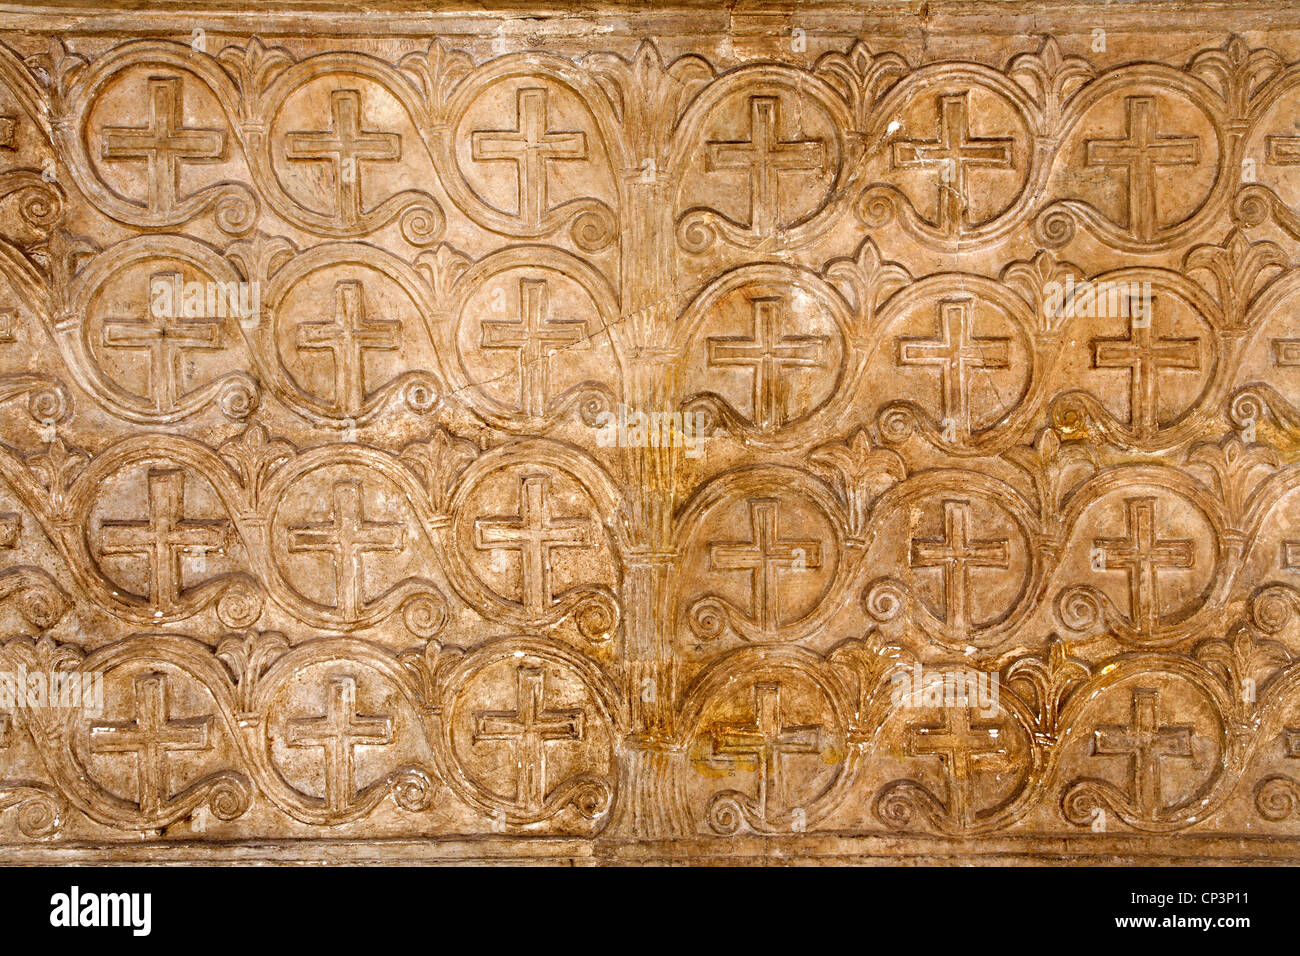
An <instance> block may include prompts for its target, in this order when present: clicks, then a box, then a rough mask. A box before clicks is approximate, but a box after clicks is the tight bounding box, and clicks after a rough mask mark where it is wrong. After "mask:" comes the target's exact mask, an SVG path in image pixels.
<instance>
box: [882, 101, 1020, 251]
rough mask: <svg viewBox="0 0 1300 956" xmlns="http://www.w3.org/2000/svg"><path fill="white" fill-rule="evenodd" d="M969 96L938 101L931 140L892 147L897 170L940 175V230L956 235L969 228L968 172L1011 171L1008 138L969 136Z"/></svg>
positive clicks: (1010, 141)
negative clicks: (975, 170)
mask: <svg viewBox="0 0 1300 956" xmlns="http://www.w3.org/2000/svg"><path fill="white" fill-rule="evenodd" d="M968 95H969V94H968V93H965V92H963V93H948V94H944V95H942V96H940V97H938V99H937V107H938V130H937V132H936V134H935V138H934V139H904V140H895V141H894V143H893V161H894V167H895V168H896V169H934V168H936V167H937V168H938V169H939V170H940V175H939V228H940V229H941V230H942V231H943V232H944V233H945V234H946V235H950V236H951V235H956V234H958V233H959V232H960V231H961V229H962V227H963V226H968V225H970V222H969V221H968V220H969V217H968V215H967V202H966V197H967V191H966V190H967V172H968V171H969V170H972V169H1013V168H1015V167H1014V164H1013V153H1012V150H1013V148H1014V146H1015V143H1016V141H1015V140H1014V139H1011V138H1009V137H990V136H971V135H970V120H969V116H968V106H967V97H968Z"/></svg>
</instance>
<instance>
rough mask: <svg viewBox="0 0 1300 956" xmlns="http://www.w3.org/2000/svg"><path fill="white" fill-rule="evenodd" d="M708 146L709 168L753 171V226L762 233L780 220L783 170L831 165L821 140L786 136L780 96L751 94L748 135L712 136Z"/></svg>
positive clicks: (750, 194)
mask: <svg viewBox="0 0 1300 956" xmlns="http://www.w3.org/2000/svg"><path fill="white" fill-rule="evenodd" d="M704 148H705V165H706V168H707V169H708V170H709V171H710V172H716V171H718V170H725V169H740V170H744V171H745V172H746V173H748V175H749V228H750V229H752V230H753V231H754V232H756V233H758V234H759V235H763V236H766V235H770V234H771V233H772V232H773V231H775V230H776V228H777V227H778V225H779V224H780V223H779V216H780V212H779V211H780V205H781V202H780V192H779V189H778V187H779V178H778V177H779V176H780V174H781V173H782V172H786V171H789V172H796V171H798V172H820V171H821V170H822V168H823V167H824V166H825V164H826V144H825V143H824V142H823V141H822V140H820V139H791V140H783V139H781V100H780V98H779V97H776V96H751V97H750V98H749V139H743V140H710V141H709V142H707V143H705V146H704Z"/></svg>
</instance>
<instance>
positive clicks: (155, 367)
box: [100, 273, 222, 411]
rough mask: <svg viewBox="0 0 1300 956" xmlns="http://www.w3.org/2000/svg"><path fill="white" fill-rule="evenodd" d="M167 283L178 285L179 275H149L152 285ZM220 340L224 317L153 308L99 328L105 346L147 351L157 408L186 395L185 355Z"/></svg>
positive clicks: (212, 346)
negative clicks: (169, 312)
mask: <svg viewBox="0 0 1300 956" xmlns="http://www.w3.org/2000/svg"><path fill="white" fill-rule="evenodd" d="M164 282H165V283H167V285H169V286H171V285H174V284H179V277H178V276H176V275H175V274H174V273H172V274H165V273H160V274H158V275H155V276H152V277H150V279H149V288H151V289H152V288H154V287H155V285H156V284H157V283H164ZM221 339H222V335H221V319H220V318H218V317H216V316H195V317H184V318H182V317H181V316H178V315H154V314H153V310H152V309H150V310H149V311H148V312H147V313H146V314H145V315H144V316H141V317H139V318H125V317H123V318H110V319H105V320H104V326H103V328H102V329H101V330H100V341H101V343H103V346H104V348H106V349H114V350H120V351H134V352H147V353H148V355H149V397H150V398H151V399H152V400H153V403H154V408H155V409H157V410H158V411H170V410H171V409H173V408H175V407H176V403H177V402H178V401H180V399H181V398H182V397H183V396H184V395H185V370H184V368H183V367H182V365H181V363H182V361H183V360H184V358H185V354H186V353H187V352H192V351H205V352H213V351H217V350H219V349H220V348H221V347H222V341H221Z"/></svg>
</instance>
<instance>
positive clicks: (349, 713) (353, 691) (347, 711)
mask: <svg viewBox="0 0 1300 956" xmlns="http://www.w3.org/2000/svg"><path fill="white" fill-rule="evenodd" d="M285 742H286V743H287V744H288V745H289V746H290V747H318V748H320V749H321V750H322V751H324V753H325V806H326V808H327V809H329V810H331V811H339V810H346V809H347V808H348V807H349V806H350V805H351V804H352V802H353V800H355V799H356V795H357V784H356V773H357V757H356V749H357V748H358V747H382V746H383V745H385V744H390V743H392V742H393V720H392V718H391V717H388V716H382V715H381V716H368V715H360V714H358V713H357V681H356V678H355V677H338V678H335V679H334V680H331V681H330V685H329V697H328V700H327V703H326V705H325V713H323V714H320V715H318V716H316V717H298V718H295V719H293V720H290V721H289V722H288V725H287V729H286V733H285Z"/></svg>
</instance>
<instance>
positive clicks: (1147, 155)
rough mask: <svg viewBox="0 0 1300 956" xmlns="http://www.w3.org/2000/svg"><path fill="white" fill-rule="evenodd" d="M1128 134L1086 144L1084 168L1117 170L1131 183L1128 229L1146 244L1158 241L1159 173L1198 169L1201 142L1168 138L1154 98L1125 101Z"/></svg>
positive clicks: (1182, 137)
mask: <svg viewBox="0 0 1300 956" xmlns="http://www.w3.org/2000/svg"><path fill="white" fill-rule="evenodd" d="M1124 108H1125V110H1126V111H1127V113H1128V130H1127V135H1126V136H1125V137H1124V138H1123V139H1090V140H1086V141H1085V142H1084V165H1086V166H1116V167H1120V168H1122V169H1124V171H1125V175H1126V177H1127V179H1128V227H1129V229H1131V230H1132V231H1133V234H1134V235H1135V236H1136V237H1137V238H1138V239H1139V240H1140V241H1143V242H1149V241H1151V240H1152V239H1154V238H1155V235H1156V229H1157V227H1158V221H1157V215H1158V212H1159V210H1158V206H1157V202H1156V171H1157V170H1158V169H1159V168H1160V167H1161V166H1165V167H1174V166H1195V165H1196V163H1197V161H1198V157H1199V151H1200V141H1199V139H1198V138H1197V137H1195V136H1166V135H1162V134H1160V133H1158V132H1157V129H1158V128H1159V126H1160V119H1159V113H1158V112H1157V104H1156V98H1155V97H1154V96H1129V97H1126V98H1125V100H1124Z"/></svg>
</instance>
